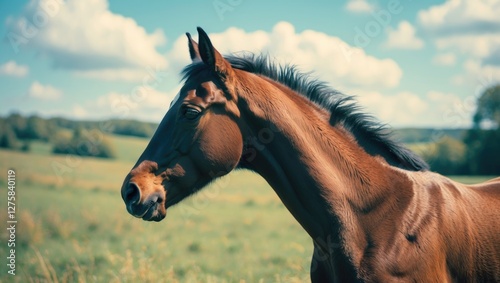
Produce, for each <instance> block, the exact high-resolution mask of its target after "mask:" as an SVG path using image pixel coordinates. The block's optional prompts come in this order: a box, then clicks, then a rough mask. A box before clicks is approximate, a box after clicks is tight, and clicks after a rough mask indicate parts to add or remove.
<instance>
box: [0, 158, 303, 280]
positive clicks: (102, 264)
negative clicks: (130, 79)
mask: <svg viewBox="0 0 500 283" xmlns="http://www.w3.org/2000/svg"><path fill="white" fill-rule="evenodd" d="M0 157H1V160H0V172H6V170H7V169H8V168H10V167H13V168H15V169H16V171H17V182H18V184H17V192H18V193H17V197H18V199H17V200H18V201H17V205H18V207H17V208H18V212H17V213H18V214H17V216H18V220H19V227H18V231H17V235H18V238H17V243H18V247H17V257H18V271H19V272H20V273H19V274H18V275H17V276H16V277H15V281H17V282H29V281H35V282H36V281H49V282H52V281H59V282H73V281H97V282H158V281H166V282H240V280H241V279H243V280H246V282H259V281H260V280H261V279H262V280H264V281H262V282H275V281H282V282H303V281H307V280H308V278H309V274H308V273H309V271H308V269H309V264H310V257H311V254H312V245H311V241H310V239H309V238H308V236H307V234H306V233H305V232H304V231H303V230H302V228H301V227H300V226H299V225H298V224H297V223H296V221H295V220H294V219H293V218H292V217H291V215H290V214H289V213H288V211H286V209H285V208H284V207H283V205H282V204H281V202H280V201H279V199H278V198H277V197H276V196H275V194H274V192H273V191H272V190H271V188H269V187H268V185H267V184H266V182H265V181H264V180H262V179H261V178H260V177H258V176H256V175H254V174H253V173H250V172H245V171H238V172H234V173H232V174H230V175H229V176H226V177H225V178H223V179H222V180H220V181H218V182H215V183H213V184H212V185H211V186H210V187H209V188H206V189H205V190H203V191H202V192H201V193H200V194H198V195H197V196H195V197H194V198H191V199H188V200H187V201H185V202H184V203H182V204H180V205H178V206H176V207H174V208H172V209H169V211H168V216H167V218H166V219H165V220H164V221H162V222H160V223H149V222H144V221H142V220H139V219H135V218H133V217H132V216H130V215H129V214H128V213H127V212H126V210H125V207H124V204H123V201H122V200H121V197H120V193H119V190H120V186H121V182H122V179H123V177H124V176H125V174H126V173H127V172H128V170H130V167H131V166H132V163H131V162H126V161H122V160H102V159H94V158H81V159H79V160H78V161H76V162H75V163H76V164H77V166H74V167H71V169H72V171H71V172H68V173H66V174H64V175H63V176H62V178H59V177H58V175H57V174H56V173H54V171H53V169H52V167H51V164H54V163H63V164H64V162H67V160H66V159H67V158H68V157H66V156H47V155H36V154H26V153H22V152H11V151H0ZM66 165H67V164H66ZM4 175H6V174H3V175H0V185H1V186H0V187H1V188H2V191H0V194H2V195H4V194H5V191H4V188H5V182H6V180H5V178H6V176H4ZM61 179H62V181H61ZM0 204H1V207H5V198H3V197H2V198H0ZM2 217H3V218H2ZM5 217H6V216H5V214H3V213H2V214H0V222H1V223H5V221H6V219H5ZM2 225H3V224H2ZM5 231H6V230H5V229H2V231H0V240H1V242H2V243H4V240H6V237H7V234H6V232H5ZM0 252H1V254H2V255H3V254H6V252H7V251H6V246H5V245H1V246H0ZM0 272H1V273H0V274H1V275H0V281H2V282H3V281H8V280H10V279H11V278H9V277H7V276H5V275H4V274H6V265H3V264H2V265H0ZM9 282H10V281H9ZM244 282H245V281H244Z"/></svg>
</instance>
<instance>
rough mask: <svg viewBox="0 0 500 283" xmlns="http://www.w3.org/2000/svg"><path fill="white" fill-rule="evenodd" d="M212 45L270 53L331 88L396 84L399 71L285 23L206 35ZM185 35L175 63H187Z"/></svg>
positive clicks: (392, 64)
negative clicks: (271, 27)
mask: <svg viewBox="0 0 500 283" xmlns="http://www.w3.org/2000/svg"><path fill="white" fill-rule="evenodd" d="M209 36H210V38H211V39H212V43H213V44H214V46H215V47H216V48H217V49H218V50H219V51H221V52H222V53H223V54H227V53H231V52H237V51H242V50H246V51H251V52H256V53H260V52H263V53H264V54H270V55H271V57H272V58H276V61H277V62H278V63H293V64H296V65H298V66H299V68H300V69H301V70H303V71H306V72H309V71H314V75H317V76H318V77H319V78H321V79H322V80H325V81H327V82H329V83H331V84H332V85H333V86H334V87H338V88H344V87H348V86H377V87H383V88H387V87H388V88H390V87H395V86H397V85H398V84H399V82H400V79H401V77H402V70H401V68H400V67H399V65H398V64H397V63H396V62H395V61H394V60H392V59H380V58H376V57H374V56H371V55H368V54H366V53H365V51H364V50H363V49H362V48H358V47H352V46H350V45H349V44H347V43H346V42H344V41H343V40H341V39H340V38H338V37H335V36H330V35H327V34H325V33H322V32H317V31H314V30H305V31H302V32H300V33H299V32H296V31H295V28H294V26H293V25H292V24H290V23H288V22H279V23H277V24H276V25H275V26H274V27H273V29H272V30H271V32H265V31H254V32H245V31H244V30H242V29H239V28H229V29H227V30H226V31H224V32H222V33H214V34H210V35H209ZM186 45H187V44H186V38H185V36H181V37H179V38H178V39H177V40H176V41H175V42H174V46H173V49H172V51H171V52H170V53H169V54H168V55H167V57H168V60H169V61H171V62H172V64H173V65H175V66H182V65H184V64H186V63H188V62H189V55H188V51H187V46H186Z"/></svg>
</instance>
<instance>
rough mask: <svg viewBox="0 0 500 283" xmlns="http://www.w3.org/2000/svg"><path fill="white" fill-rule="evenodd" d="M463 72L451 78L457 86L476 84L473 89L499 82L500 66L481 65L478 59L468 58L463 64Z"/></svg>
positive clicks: (476, 89)
mask: <svg viewBox="0 0 500 283" xmlns="http://www.w3.org/2000/svg"><path fill="white" fill-rule="evenodd" d="M463 69H464V73H462V74H459V75H456V76H454V77H453V78H452V82H453V83H454V84H455V85H459V86H467V85H469V86H476V87H475V90H474V91H476V92H477V91H478V90H482V89H485V88H486V87H488V86H490V85H493V84H495V83H498V82H500V66H493V65H482V64H481V62H480V61H479V60H478V59H469V60H467V61H465V62H464V64H463Z"/></svg>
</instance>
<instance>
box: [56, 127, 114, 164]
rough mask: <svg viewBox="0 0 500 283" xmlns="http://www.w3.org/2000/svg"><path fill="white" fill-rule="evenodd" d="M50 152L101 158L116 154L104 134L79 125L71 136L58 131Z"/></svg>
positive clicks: (112, 156)
mask: <svg viewBox="0 0 500 283" xmlns="http://www.w3.org/2000/svg"><path fill="white" fill-rule="evenodd" d="M96 137H98V138H96ZM52 152H53V153H56V154H73V155H79V156H93V157H102V158H114V157H115V156H116V154H115V151H114V148H113V146H112V144H111V143H110V142H109V140H108V139H107V137H106V136H104V135H103V134H102V133H100V132H99V134H98V135H94V134H93V133H92V132H91V131H88V130H85V129H83V128H81V127H78V128H77V129H75V131H74V132H73V136H72V137H67V135H64V134H60V133H58V134H57V135H56V136H55V138H54V145H53V148H52Z"/></svg>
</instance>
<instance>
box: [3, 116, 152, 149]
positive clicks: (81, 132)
mask: <svg viewBox="0 0 500 283" xmlns="http://www.w3.org/2000/svg"><path fill="white" fill-rule="evenodd" d="M156 127H157V125H156V124H154V123H146V122H140V121H135V120H106V121H75V120H70V119H65V118H49V119H45V118H42V117H39V116H36V115H32V116H28V117H25V116H22V115H21V114H19V113H13V114H10V115H9V116H6V117H0V148H8V149H12V150H22V151H29V150H30V144H31V142H32V141H42V142H47V143H50V144H51V145H52V152H53V153H55V154H74V155H80V156H94V157H103V158H113V157H114V156H115V153H114V149H113V146H112V144H111V143H110V142H109V140H108V139H107V137H106V134H117V135H126V136H135V137H151V136H152V135H153V133H154V131H155V130H156ZM97 136H98V137H99V138H97Z"/></svg>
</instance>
